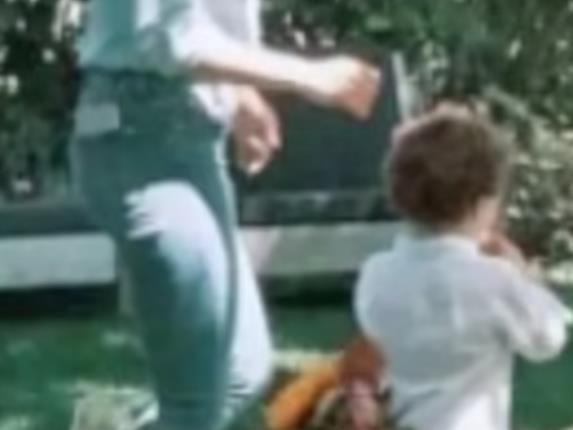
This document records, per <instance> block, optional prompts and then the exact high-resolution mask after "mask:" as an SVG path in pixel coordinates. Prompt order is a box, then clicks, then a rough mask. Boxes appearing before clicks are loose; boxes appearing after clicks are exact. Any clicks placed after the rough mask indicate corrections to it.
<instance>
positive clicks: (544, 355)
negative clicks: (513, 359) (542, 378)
mask: <svg viewBox="0 0 573 430" xmlns="http://www.w3.org/2000/svg"><path fill="white" fill-rule="evenodd" d="M500 270H502V271H503V272H504V273H503V276H504V282H503V285H502V288H500V290H499V291H498V293H499V295H498V297H496V298H495V299H494V306H495V312H496V316H497V318H498V319H499V321H500V322H501V324H502V327H503V332H504V333H505V335H506V336H507V339H508V340H509V342H510V344H511V346H512V348H513V349H514V350H515V351H516V352H517V353H518V354H520V355H522V356H523V357H525V358H527V359H529V360H531V361H544V360H549V359H551V358H554V357H555V356H557V355H558V354H559V353H560V352H561V350H562V349H563V347H564V346H565V343H566V341H567V326H568V325H569V324H571V322H573V314H572V313H571V311H570V310H569V309H568V308H567V307H566V306H565V305H564V304H563V303H562V302H561V301H560V300H559V298H558V297H557V296H556V295H555V294H554V293H553V292H552V291H551V290H550V289H549V288H547V287H545V286H543V285H542V284H541V283H540V282H537V281H536V280H535V279H534V278H532V277H531V275H530V274H529V273H527V271H526V270H525V269H523V266H522V265H521V264H520V265H515V263H514V264H513V265H510V264H504V265H500Z"/></svg>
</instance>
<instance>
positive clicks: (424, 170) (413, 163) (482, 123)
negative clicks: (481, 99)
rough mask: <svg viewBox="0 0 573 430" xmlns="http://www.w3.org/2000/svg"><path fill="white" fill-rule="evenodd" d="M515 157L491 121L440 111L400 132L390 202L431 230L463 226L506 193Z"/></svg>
mask: <svg viewBox="0 0 573 430" xmlns="http://www.w3.org/2000/svg"><path fill="white" fill-rule="evenodd" d="M510 153H511V152H510V151H509V147H508V145H507V142H506V140H505V139H504V138H503V137H502V134H501V132H500V131H499V130H498V129H497V128H496V127H495V126H494V125H493V124H492V123H491V122H489V121H488V120H486V119H485V118H483V117H481V116H479V115H478V114H476V113H473V112H471V111H470V110H469V109H466V108H464V107H462V106H456V105H452V104H447V105H442V106H439V107H437V108H435V109H434V110H432V111H430V112H429V113H426V114H424V115H422V116H421V117H419V118H417V119H414V120H412V121H409V122H408V123H406V124H404V125H402V126H401V127H399V128H398V129H397V130H396V132H395V134H394V141H393V147H392V150H391V151H390V154H389V157H388V161H387V168H386V184H387V186H388V194H389V198H390V201H391V202H392V204H393V205H394V207H395V208H396V209H397V210H398V212H400V213H401V215H403V216H404V217H406V218H407V219H410V220H412V221H414V222H417V223H420V224H423V225H426V226H433V227H437V226H443V225H447V224H450V223H455V222H458V221H461V220H462V219H463V218H464V217H465V216H467V215H468V213H470V212H471V211H472V210H473V209H475V207H476V205H477V204H478V202H479V201H480V199H482V198H484V197H495V196H498V195H499V196H500V195H501V194H502V193H503V191H504V188H505V185H506V183H507V179H508V176H509V170H510V168H509V166H510Z"/></svg>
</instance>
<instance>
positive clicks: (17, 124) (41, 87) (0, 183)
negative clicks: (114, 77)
mask: <svg viewBox="0 0 573 430" xmlns="http://www.w3.org/2000/svg"><path fill="white" fill-rule="evenodd" d="M71 4H72V2H69V1H59V2H57V1H54V0H1V1H0V153H1V154H2V155H1V156H0V195H1V197H3V198H17V197H19V196H26V195H30V194H36V193H39V192H41V191H42V190H41V188H42V187H46V186H50V184H49V183H48V182H49V181H50V180H52V181H53V178H51V177H50V176H51V175H52V176H53V172H52V171H53V168H54V165H60V166H61V165H62V163H63V159H64V157H65V140H66V139H65V132H64V130H65V129H66V126H67V123H68V122H69V115H70V107H71V105H72V98H73V94H74V89H75V81H76V79H75V72H74V58H73V53H72V49H71V46H72V45H71V41H72V39H73V36H74V33H75V31H74V30H75V27H74V26H73V25H72V24H73V22H72V21H67V22H65V21H64V20H63V17H64V12H66V11H65V10H63V9H62V8H63V7H64V6H66V8H67V7H69V6H70V5H71ZM66 16H67V15H66Z"/></svg>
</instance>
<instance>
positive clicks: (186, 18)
mask: <svg viewBox="0 0 573 430" xmlns="http://www.w3.org/2000/svg"><path fill="white" fill-rule="evenodd" d="M89 5H90V7H89V11H88V19H87V23H86V28H85V31H84V34H83V36H82V37H81V38H80V40H79V43H78V51H79V62H80V66H81V67H82V68H84V69H90V68H92V69H94V68H95V69H103V70H110V71H114V70H122V71H126V70H127V71H140V72H154V73H158V74H161V75H164V76H175V77H177V76H183V75H185V76H186V77H188V76H189V71H188V70H183V69H182V68H181V64H182V63H183V62H185V63H187V64H192V63H193V62H194V61H196V60H198V59H202V58H205V57H207V56H211V55H213V54H214V53H215V54H217V52H216V51H220V52H221V53H222V55H224V53H225V51H226V50H227V49H229V47H232V45H233V44H236V43H248V44H258V43H259V40H260V37H261V26H260V19H259V18H260V17H259V14H260V0H91V1H90V3H89ZM190 84H193V83H192V81H190ZM192 90H193V91H192V93H193V94H194V95H195V96H196V97H198V99H199V100H200V101H201V102H202V103H203V105H204V107H205V108H206V109H208V110H209V111H211V112H212V113H213V114H214V115H216V116H221V115H222V116H226V115H228V113H229V112H228V111H229V110H230V109H232V107H233V102H234V99H233V94H232V88H230V87H229V86H225V85H215V84H207V83H201V84H197V83H195V84H193V86H192Z"/></svg>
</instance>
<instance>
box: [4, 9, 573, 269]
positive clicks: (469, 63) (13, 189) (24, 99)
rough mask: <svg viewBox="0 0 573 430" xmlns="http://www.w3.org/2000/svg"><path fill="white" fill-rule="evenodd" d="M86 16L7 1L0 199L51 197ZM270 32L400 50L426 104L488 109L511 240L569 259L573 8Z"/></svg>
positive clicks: (406, 14)
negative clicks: (509, 171) (515, 148)
mask: <svg viewBox="0 0 573 430" xmlns="http://www.w3.org/2000/svg"><path fill="white" fill-rule="evenodd" d="M81 4H82V1H81V0H0V197H4V198H6V197H14V196H15V195H18V194H26V193H31V192H33V191H34V190H35V191H39V190H38V189H39V188H41V186H44V187H48V188H50V187H51V188H53V186H52V185H50V184H49V183H48V184H46V178H47V177H50V176H53V175H52V174H51V173H49V172H53V170H54V166H61V165H62V164H63V160H64V158H65V142H66V130H67V129H68V128H69V127H68V125H69V118H70V111H71V106H72V104H73V98H74V94H75V89H76V81H77V79H76V75H75V71H74V56H73V50H72V48H71V46H72V41H73V39H74V36H75V35H76V33H77V28H78V25H79V24H78V22H79V18H78V17H79V15H80V13H79V12H78V10H79V9H80V6H81ZM265 22H266V25H267V35H268V36H267V38H268V40H269V41H270V42H271V43H272V44H274V45H278V46H283V47H299V48H300V47H306V48H309V47H310V48H324V47H353V46H362V45H373V46H379V47H380V48H381V49H385V50H399V51H401V52H403V53H404V54H405V57H406V59H407V62H408V65H409V68H410V70H411V71H412V72H413V79H414V82H415V83H416V85H417V86H418V87H419V88H420V89H421V93H422V94H423V96H424V99H425V100H427V101H431V100H433V99H436V98H441V97H453V98H461V99H471V100H474V101H475V100H480V101H485V103H486V104H487V105H488V106H489V107H490V109H491V110H492V112H493V113H494V114H495V116H496V117H497V118H498V119H500V120H501V121H503V122H504V123H505V124H506V125H508V126H509V128H510V130H512V132H513V135H514V136H515V137H516V141H517V142H518V145H519V148H520V157H519V163H518V169H517V173H516V186H515V187H514V193H513V195H512V196H511V203H512V204H511V209H510V213H509V215H510V218H511V219H512V221H513V226H514V228H515V230H516V231H517V233H518V235H519V236H520V237H522V238H523V240H524V242H527V243H529V244H530V248H532V251H534V252H536V253H541V254H544V255H548V256H551V258H552V259H554V258H557V257H559V258H562V257H566V256H569V255H571V254H572V252H571V251H572V250H571V249H572V248H573V238H572V236H571V230H572V228H573V209H572V207H571V205H572V204H573V189H572V186H571V184H572V183H573V181H572V180H571V179H572V178H571V176H572V175H573V173H571V172H573V157H572V154H571V151H572V149H571V146H572V138H571V132H570V131H569V130H570V129H572V128H573V48H572V46H571V43H573V42H571V41H573V1H572V0H549V1H548V0H504V1H498V0H411V1H407V2H406V1H403V0H352V1H348V0H266V2H265ZM52 182H53V180H52Z"/></svg>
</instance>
